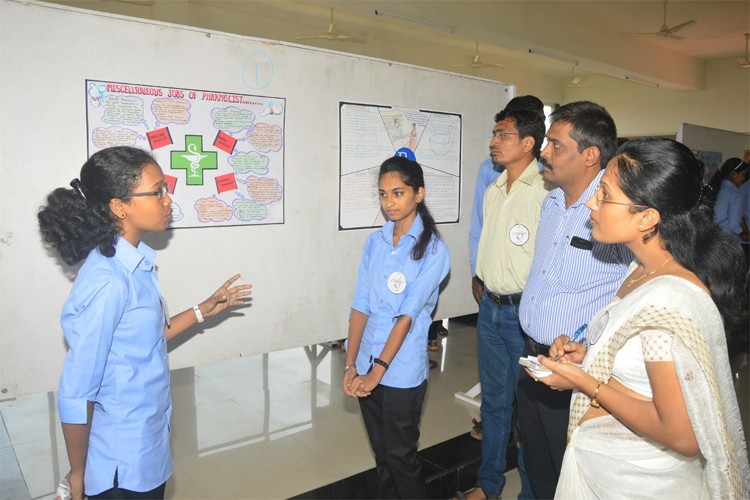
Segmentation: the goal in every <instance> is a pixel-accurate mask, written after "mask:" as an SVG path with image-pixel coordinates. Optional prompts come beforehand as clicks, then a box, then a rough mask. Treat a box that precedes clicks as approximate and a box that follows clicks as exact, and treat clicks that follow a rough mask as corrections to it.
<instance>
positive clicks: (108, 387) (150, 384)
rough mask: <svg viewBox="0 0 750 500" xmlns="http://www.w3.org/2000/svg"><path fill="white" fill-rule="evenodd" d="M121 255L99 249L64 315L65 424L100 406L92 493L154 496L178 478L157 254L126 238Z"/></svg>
mask: <svg viewBox="0 0 750 500" xmlns="http://www.w3.org/2000/svg"><path fill="white" fill-rule="evenodd" d="M115 248H116V254H115V256H114V257H111V258H108V257H104V256H103V255H102V254H101V253H100V252H99V250H97V249H94V250H92V251H91V253H90V254H89V256H88V258H87V259H86V262H85V263H84V264H83V266H82V267H81V270H80V271H79V272H78V276H77V277H76V280H75V283H74V284H73V288H72V290H71V292H70V295H69V296H68V299H67V301H66V302H65V305H64V306H63V311H62V319H61V323H62V328H63V332H64V333H65V340H66V341H67V343H68V346H69V349H68V353H67V356H66V357H65V363H64V365H63V372H62V376H61V378H60V386H59V390H58V407H59V411H60V420H61V421H62V422H64V423H67V424H84V423H86V419H87V415H86V407H87V402H88V401H92V402H93V403H94V416H93V419H92V422H91V434H90V436H89V448H88V456H87V459H86V473H85V478H84V484H85V491H86V493H87V494H88V495H96V494H99V493H101V492H102V491H105V490H108V489H110V488H112V487H113V483H112V481H113V478H114V476H115V471H117V476H118V482H119V486H120V487H122V488H125V489H128V490H133V491H149V490H152V489H154V488H156V487H158V486H160V485H161V484H162V483H164V482H165V481H166V480H167V479H168V478H169V476H170V475H171V474H172V458H171V454H170V450H169V418H170V415H171V412H172V402H171V399H170V395H169V365H168V362H167V348H166V339H165V336H164V321H165V320H164V310H163V308H162V303H161V295H160V293H159V282H158V278H157V275H156V270H155V268H154V258H155V257H156V252H155V251H154V250H153V249H151V248H150V247H148V245H146V244H145V243H141V244H140V245H138V248H135V247H133V246H132V245H131V244H130V243H128V242H127V241H126V240H125V239H124V238H120V239H119V240H118V242H117V244H116V247H115Z"/></svg>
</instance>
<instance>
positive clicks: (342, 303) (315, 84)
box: [0, 0, 513, 399]
mask: <svg viewBox="0 0 750 500" xmlns="http://www.w3.org/2000/svg"><path fill="white" fill-rule="evenodd" d="M81 33H97V36H96V43H91V40H90V38H89V37H81V36H79V34H81ZM210 35H211V36H206V35H205V33H203V32H202V31H198V30H194V29H186V28H184V27H180V26H174V25H167V24H164V23H157V22H153V21H143V20H139V19H120V18H116V17H114V16H111V15H102V14H90V13H79V12H74V11H72V10H71V9H69V8H58V7H54V8H50V7H47V6H46V5H39V4H35V3H27V2H10V1H5V0H0V46H2V47H3V48H5V47H10V46H14V47H15V49H14V50H3V51H2V52H0V67H1V68H3V72H2V73H1V74H0V88H2V89H3V92H2V93H0V108H1V109H2V110H3V113H2V115H0V172H1V173H2V179H3V193H2V196H1V197H0V213H2V214H3V218H2V219H0V276H2V280H0V317H1V318H2V322H1V324H2V328H0V399H3V398H8V397H14V396H17V395H21V394H27V393H31V392H37V391H45V390H50V389H52V388H54V387H55V386H56V384H57V380H58V377H59V373H60V368H61V366H62V361H63V359H64V356H65V350H66V349H65V343H64V339H63V336H62V332H61V330H60V325H59V317H60V310H61V307H62V304H63V302H64V301H65V298H66V296H67V295H68V293H69V291H70V286H71V280H72V278H73V276H74V275H75V269H71V268H68V267H67V266H64V265H62V264H61V262H60V261H59V260H58V259H56V258H55V256H54V255H48V254H47V252H46V251H45V247H44V246H43V244H42V242H41V238H40V235H39V230H38V223H37V220H36V214H37V210H38V207H39V206H40V205H42V204H43V203H44V198H45V196H46V195H47V193H49V192H50V191H52V190H53V189H55V188H57V187H60V186H64V187H65V186H67V185H68V183H69V182H70V179H72V178H73V177H76V176H77V175H78V172H79V171H80V166H81V164H82V163H83V162H84V161H85V158H86V156H87V148H86V146H87V143H88V141H87V136H86V133H87V132H86V88H85V83H86V82H85V81H86V79H99V80H107V81H115V82H126V83H134V84H146V85H148V84H151V85H159V86H170V87H174V88H189V89H199V90H213V91H222V92H230V93H238V94H246V93H255V92H248V88H247V86H246V82H245V80H244V74H243V68H244V64H245V61H246V60H247V58H248V56H249V55H250V54H252V53H254V52H255V51H258V50H262V51H263V52H264V53H266V54H267V55H268V57H269V58H270V60H272V61H273V67H274V72H273V75H274V76H273V78H272V79H271V81H270V82H269V83H268V86H267V87H265V88H264V89H263V91H261V92H260V93H261V95H269V96H280V97H284V98H285V99H286V109H285V112H286V114H285V122H284V123H285V131H284V141H285V144H286V147H285V153H284V186H283V190H284V208H285V222H284V224H278V225H262V226H241V227H214V228H191V229H179V230H174V231H166V232H163V233H156V234H151V235H149V236H148V237H147V238H144V239H145V240H146V242H147V243H148V244H149V245H151V246H153V247H154V248H156V249H157V250H158V251H159V256H158V259H157V266H158V267H159V274H160V283H161V290H162V293H163V295H164V296H165V298H166V299H167V300H168V302H169V305H170V309H171V311H172V313H176V312H178V311H181V310H184V309H186V308H189V307H190V306H191V305H192V304H195V303H196V302H198V301H200V300H203V299H205V298H206V297H207V296H208V295H209V294H210V293H212V292H213V291H214V290H215V289H216V288H217V287H218V286H219V284H220V283H222V282H223V281H224V280H225V279H226V278H227V277H229V276H231V275H233V274H234V273H237V272H239V273H242V274H243V276H244V277H245V278H246V280H247V282H250V283H252V284H253V286H254V297H253V300H252V306H251V307H246V308H242V309H238V310H235V311H234V312H233V313H231V314H228V315H223V317H222V318H210V319H209V320H208V321H207V322H206V323H205V325H203V326H214V327H213V328H211V329H210V330H208V331H207V333H206V334H205V335H195V336H194V337H192V338H191V334H184V335H183V336H182V337H180V338H178V339H177V340H178V342H177V343H170V363H171V366H172V367H173V368H179V367H182V366H190V365H195V364H202V363H208V362H214V361H217V360H220V359H227V358H231V357H237V356H242V355H250V354H258V353H263V352H270V351H274V350H279V349H285V348H289V347H296V346H300V345H310V344H315V343H319V342H324V341H329V340H335V339H339V338H342V337H345V336H346V327H347V320H348V314H349V309H350V306H351V300H352V292H353V290H354V282H355V279H356V269H357V265H358V263H359V258H360V255H361V251H362V245H363V243H364V241H365V239H366V237H367V236H368V235H369V234H370V232H371V230H353V231H337V221H338V192H339V168H338V167H339V128H338V119H339V116H338V111H339V102H340V101H346V102H361V103H367V104H380V105H392V106H400V107H410V108H414V109H425V110H434V111H444V112H449V113H457V114H460V115H461V116H462V135H461V141H462V151H461V158H462V161H463V164H462V172H461V174H462V179H461V199H460V203H461V206H460V213H461V217H460V221H459V222H458V223H453V224H445V225H441V227H440V231H441V233H442V235H443V238H444V240H445V242H446V244H447V245H448V247H449V248H450V249H451V254H452V272H451V276H450V278H449V280H448V282H447V284H446V285H445V288H444V290H443V292H442V293H441V300H440V301H439V305H438V312H437V313H436V314H437V315H438V317H442V318H444V317H452V316H460V315H464V314H469V313H472V312H475V311H476V303H475V302H474V300H473V298H472V297H471V294H470V293H469V290H470V280H471V276H470V271H469V262H468V245H467V234H468V231H469V220H470V217H469V214H470V211H471V202H472V194H473V188H474V180H475V179H476V173H477V169H478V166H479V164H480V163H481V162H482V161H483V160H484V159H485V158H486V157H487V149H486V137H487V130H490V128H491V126H492V115H491V114H489V113H486V112H485V110H484V105H485V103H487V105H488V106H489V107H490V108H491V109H492V110H495V109H499V108H501V107H503V106H504V104H505V102H507V100H508V99H509V97H510V96H511V95H512V90H513V89H512V87H511V86H507V85H502V84H500V83H498V82H494V81H490V80H481V79H477V78H470V77H467V76H464V75H456V74H451V73H446V72H440V71H435V70H430V69H424V68H417V67H415V66H410V65H406V64H402V63H395V64H394V63H391V62H388V61H382V60H374V59H371V58H364V57H361V56H354V55H351V54H341V53H336V52H332V51H324V50H321V49H315V48H303V47H299V46H292V45H290V44H285V43H274V42H268V41H265V40H258V39H251V38H249V37H242V36H238V35H230V34H223V33H217V32H213V33H210ZM493 113H494V111H493ZM134 145H136V146H140V147H143V146H145V139H143V140H142V142H138V140H136V143H135V144H134ZM89 153H90V152H89ZM162 161H164V160H163V159H162ZM163 166H165V165H163ZM427 199H428V200H429V186H428V198H427ZM428 203H429V201H428ZM196 330H197V329H194V330H193V333H195V332H196ZM186 338H187V339H190V341H189V342H184V340H185V339H186Z"/></svg>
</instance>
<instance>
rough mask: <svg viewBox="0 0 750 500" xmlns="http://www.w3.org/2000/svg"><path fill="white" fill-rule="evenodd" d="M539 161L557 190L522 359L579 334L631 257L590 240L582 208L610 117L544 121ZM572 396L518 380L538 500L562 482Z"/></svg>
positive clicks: (546, 220) (524, 318) (526, 313)
mask: <svg viewBox="0 0 750 500" xmlns="http://www.w3.org/2000/svg"><path fill="white" fill-rule="evenodd" d="M550 120H551V123H550V128H549V131H548V132H547V145H546V146H545V148H544V150H543V151H542V154H541V159H542V164H543V165H544V171H543V174H544V179H545V181H547V182H549V183H550V184H552V185H554V186H556V188H555V189H554V190H552V191H551V192H550V193H549V195H548V196H547V198H546V199H545V200H544V203H543V205H542V214H541V221H540V222H539V229H538V233H537V239H536V246H535V249H534V260H533V263H532V264H531V270H530V272H529V279H528V282H527V283H526V288H525V289H524V292H523V297H522V299H521V306H520V320H521V327H522V328H523V331H524V332H525V334H526V336H525V340H526V341H525V345H524V349H523V355H524V356H528V355H532V356H536V355H538V354H545V355H546V354H547V353H548V351H549V346H550V344H551V343H552V341H553V340H554V339H555V338H557V337H558V336H559V335H560V333H562V332H568V334H569V335H571V336H572V334H573V332H575V331H577V330H579V329H581V330H582V331H583V332H584V334H585V324H586V322H587V321H588V320H589V318H591V316H593V314H594V313H595V312H596V311H598V310H599V309H600V308H601V307H602V306H604V305H605V304H606V303H607V301H608V300H609V299H610V298H611V297H612V295H613V294H614V292H615V290H617V287H618V286H619V285H620V282H621V281H622V278H623V275H624V274H625V271H626V269H627V266H628V264H629V263H630V261H631V260H632V254H631V253H630V252H629V251H628V250H627V249H626V248H624V247H623V246H622V245H605V244H601V243H598V242H595V241H592V239H591V227H590V226H589V216H590V214H591V210H589V208H588V207H586V205H585V203H586V201H587V200H588V199H589V198H590V197H591V196H592V194H593V193H594V191H595V189H596V186H597V184H598V183H599V179H600V178H601V176H602V174H603V170H602V169H603V168H604V167H605V166H606V164H607V162H608V161H609V159H610V158H611V157H612V155H613V154H614V152H615V149H616V148H617V130H616V128H615V123H614V121H613V120H612V117H611V116H610V115H609V113H608V112H607V110H606V109H604V108H603V107H602V106H599V105H598V104H595V103H592V102H588V101H580V102H573V103H570V104H566V105H564V106H561V107H560V108H558V109H557V110H555V111H554V112H553V113H552V114H551V115H550ZM570 394H571V391H569V390H568V391H562V392H558V391H550V390H548V388H546V387H545V386H543V385H541V384H535V383H534V380H533V379H532V378H531V377H529V375H528V374H527V373H526V371H522V372H521V375H520V377H519V380H518V394H517V398H518V423H519V427H520V431H521V442H522V443H523V449H524V460H525V463H526V471H527V473H528V476H529V480H530V482H531V487H532V489H533V491H534V495H535V496H536V497H537V498H552V497H553V496H554V494H555V487H556V485H557V478H558V477H559V475H560V466H561V464H562V458H563V453H564V451H565V442H566V435H567V424H568V407H569V403H570Z"/></svg>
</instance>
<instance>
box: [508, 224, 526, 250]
mask: <svg viewBox="0 0 750 500" xmlns="http://www.w3.org/2000/svg"><path fill="white" fill-rule="evenodd" d="M508 236H509V237H510V242H511V243H513V244H514V245H516V246H521V245H523V244H525V243H526V242H527V241H529V236H531V233H530V232H529V228H527V227H526V226H524V225H523V224H516V225H515V226H513V227H511V228H510V233H509V234H508Z"/></svg>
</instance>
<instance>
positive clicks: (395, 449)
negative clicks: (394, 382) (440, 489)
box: [359, 380, 427, 498]
mask: <svg viewBox="0 0 750 500" xmlns="http://www.w3.org/2000/svg"><path fill="white" fill-rule="evenodd" d="M426 392H427V381H426V380H425V381H424V382H422V383H421V384H420V385H419V386H417V387H413V388H411V389H398V388H395V387H387V386H383V385H379V386H377V387H376V388H375V390H373V391H372V394H370V396H368V397H366V398H360V400H359V407H360V409H361V410H362V419H363V420H364V422H365V427H366V428H367V435H368V437H369V438H370V445H371V446H372V450H373V452H374V453H375V464H376V468H377V472H378V490H379V491H378V496H377V498H425V496H426V492H425V482H424V478H423V477H422V468H421V467H420V465H419V459H418V458H417V443H418V441H419V419H420V417H421V415H422V403H423V402H424V396H425V393H426Z"/></svg>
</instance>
